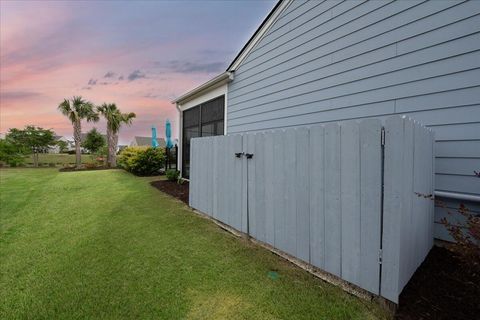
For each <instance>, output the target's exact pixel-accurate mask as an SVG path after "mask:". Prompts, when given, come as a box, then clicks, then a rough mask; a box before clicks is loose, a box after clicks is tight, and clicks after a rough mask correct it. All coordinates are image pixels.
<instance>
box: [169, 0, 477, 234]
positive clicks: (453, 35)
mask: <svg viewBox="0 0 480 320" xmlns="http://www.w3.org/2000/svg"><path fill="white" fill-rule="evenodd" d="M479 13H480V1H466V2H458V1H427V2H423V1H394V2H390V1H367V2H359V1H344V2H338V1H330V0H328V1H323V2H320V1H296V0H282V1H279V2H278V4H277V5H276V6H275V8H274V9H273V10H272V12H271V13H270V14H269V15H268V16H267V18H266V19H265V21H264V22H263V23H262V24H261V26H260V27H259V28H258V30H257V31H256V32H255V33H254V35H253V36H252V37H251V38H250V40H249V41H248V42H247V44H246V45H245V46H244V47H243V49H242V50H241V51H240V53H239V54H238V55H237V56H236V58H235V59H234V60H233V61H232V63H231V64H230V66H229V67H228V69H227V70H226V71H225V72H224V73H222V74H221V75H219V76H217V77H215V78H214V79H212V80H210V81H208V82H206V83H204V84H202V85H200V86H199V87H197V88H195V89H193V90H192V91H190V92H187V93H186V94H184V95H182V96H180V97H179V98H177V99H176V100H175V101H173V103H175V104H176V107H177V109H178V111H179V114H180V121H179V123H180V132H179V137H180V152H179V153H180V156H179V163H178V165H179V168H180V169H181V171H182V175H183V177H185V178H188V176H189V160H190V155H189V145H190V142H189V141H190V139H191V138H193V137H198V136H208V135H222V134H227V133H228V134H234V133H245V132H260V131H265V130H270V129H275V128H286V127H293V126H306V125H311V124H316V123H325V122H331V121H339V120H347V119H362V118H369V117H376V118H385V117H386V116H389V115H392V114H400V115H408V116H409V117H411V118H413V119H415V120H418V121H420V122H421V123H423V124H425V125H427V126H428V127H430V128H431V129H433V130H434V132H435V136H436V146H435V149H436V150H435V152H436V160H435V161H436V163H435V170H436V172H435V186H436V191H435V195H436V197H437V198H439V199H441V200H444V201H445V203H446V205H447V207H449V208H453V209H454V208H458V205H459V204H460V203H465V204H466V205H467V207H469V208H471V209H472V210H473V211H477V212H480V203H479V202H480V179H478V177H476V176H475V175H474V170H476V171H478V169H480V15H479ZM204 119H205V120H204ZM212 124H214V125H213V126H212ZM445 216H447V213H446V210H445V209H444V208H440V207H437V208H436V211H435V222H436V223H435V236H436V237H437V238H439V239H443V240H449V239H450V238H449V235H448V233H447V232H446V230H445V228H444V227H443V225H441V224H440V223H439V221H440V219H441V218H442V217H445Z"/></svg>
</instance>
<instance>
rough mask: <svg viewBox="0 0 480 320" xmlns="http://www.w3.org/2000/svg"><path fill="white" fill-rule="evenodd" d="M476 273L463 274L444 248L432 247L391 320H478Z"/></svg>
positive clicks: (479, 275) (479, 286)
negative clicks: (393, 318)
mask: <svg viewBox="0 0 480 320" xmlns="http://www.w3.org/2000/svg"><path fill="white" fill-rule="evenodd" d="M479 317H480V273H478V272H477V273H475V272H471V271H466V270H465V268H464V267H463V266H462V264H461V263H460V261H459V260H458V259H457V258H456V257H455V256H454V255H453V254H452V253H451V252H450V251H448V250H447V249H445V248H441V247H433V249H432V250H431V251H430V253H429V254H428V256H427V258H426V259H425V261H424V262H423V264H422V265H421V266H420V268H418V270H417V272H415V274H414V275H413V278H412V279H411V280H410V282H409V283H408V284H407V286H406V287H405V289H404V290H403V292H402V294H401V295H400V308H399V310H398V311H397V313H396V315H395V318H396V319H402V320H406V319H408V320H410V319H452V320H453V319H479Z"/></svg>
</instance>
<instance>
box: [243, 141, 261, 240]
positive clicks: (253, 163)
mask: <svg viewBox="0 0 480 320" xmlns="http://www.w3.org/2000/svg"><path fill="white" fill-rule="evenodd" d="M255 138H256V137H255V134H254V133H248V134H245V135H244V137H243V143H244V145H245V148H244V152H245V153H250V154H253V157H254V158H252V159H247V160H246V161H245V162H246V166H247V174H248V176H247V183H246V184H247V186H248V191H247V197H248V204H247V205H248V234H249V235H250V236H252V237H254V238H256V239H258V235H257V206H256V200H257V197H256V195H257V190H256V189H257V188H256V185H257V179H256V174H257V170H256V169H257V168H256V167H257V163H258V161H257V160H258V159H257V154H255Z"/></svg>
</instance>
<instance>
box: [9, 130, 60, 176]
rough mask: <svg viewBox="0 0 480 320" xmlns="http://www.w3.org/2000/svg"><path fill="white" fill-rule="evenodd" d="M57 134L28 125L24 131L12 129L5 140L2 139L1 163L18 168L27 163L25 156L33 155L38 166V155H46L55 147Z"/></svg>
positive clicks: (34, 162)
mask: <svg viewBox="0 0 480 320" xmlns="http://www.w3.org/2000/svg"><path fill="white" fill-rule="evenodd" d="M55 144H56V141H55V133H54V132H53V131H52V130H50V129H43V128H41V127H36V126H33V125H28V126H26V127H25V128H24V129H17V128H12V129H10V130H9V131H8V133H7V134H6V136H5V139H0V161H3V162H5V163H7V164H8V165H10V166H13V167H15V166H17V165H19V164H22V163H23V162H24V161H25V156H27V155H29V154H32V155H33V157H32V158H33V164H34V166H36V167H37V166H38V154H39V153H45V152H47V151H48V149H49V148H50V147H51V146H53V145H55Z"/></svg>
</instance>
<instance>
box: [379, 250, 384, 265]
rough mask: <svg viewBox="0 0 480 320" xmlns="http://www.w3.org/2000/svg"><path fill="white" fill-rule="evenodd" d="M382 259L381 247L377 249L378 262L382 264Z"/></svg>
mask: <svg viewBox="0 0 480 320" xmlns="http://www.w3.org/2000/svg"><path fill="white" fill-rule="evenodd" d="M382 259H383V257H382V249H379V250H378V263H379V264H382Z"/></svg>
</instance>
